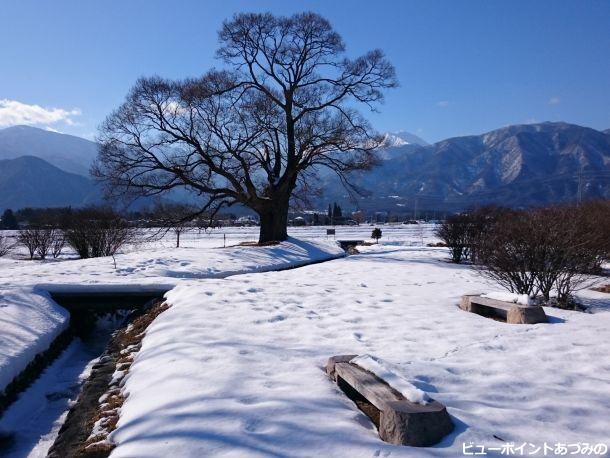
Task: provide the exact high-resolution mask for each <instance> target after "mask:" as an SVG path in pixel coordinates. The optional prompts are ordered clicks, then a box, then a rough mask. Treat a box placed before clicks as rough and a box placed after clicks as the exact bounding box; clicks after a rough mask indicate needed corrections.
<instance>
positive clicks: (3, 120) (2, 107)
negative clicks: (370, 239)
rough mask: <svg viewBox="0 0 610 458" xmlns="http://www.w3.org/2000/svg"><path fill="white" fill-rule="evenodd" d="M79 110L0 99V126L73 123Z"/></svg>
mask: <svg viewBox="0 0 610 458" xmlns="http://www.w3.org/2000/svg"><path fill="white" fill-rule="evenodd" d="M80 114H81V110H80V109H79V108H73V109H71V110H65V109H63V108H45V107H41V106H40V105H28V104H27V103H21V102H18V101H17V100H9V99H0V127H9V126H16V125H21V124H25V125H34V124H56V123H58V122H63V123H65V124H67V125H69V126H73V125H75V122H74V120H73V119H72V118H73V117H75V116H79V115H80Z"/></svg>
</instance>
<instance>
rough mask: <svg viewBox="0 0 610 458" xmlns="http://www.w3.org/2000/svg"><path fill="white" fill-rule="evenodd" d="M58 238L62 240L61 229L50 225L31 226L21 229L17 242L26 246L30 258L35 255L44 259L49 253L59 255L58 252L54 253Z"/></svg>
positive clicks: (58, 242)
mask: <svg viewBox="0 0 610 458" xmlns="http://www.w3.org/2000/svg"><path fill="white" fill-rule="evenodd" d="M60 240H63V235H62V233H61V230H59V229H57V228H55V227H51V226H44V227H37V226H33V227H28V228H26V229H21V230H20V231H19V235H18V236H17V241H18V243H20V244H21V245H23V246H24V247H26V248H27V250H28V253H29V255H30V259H34V256H35V255H37V256H38V257H39V258H40V259H46V257H47V256H48V255H49V253H51V254H52V255H53V257H54V258H56V257H57V256H58V255H59V252H57V253H56V251H57V249H58V245H59V244H60ZM61 246H63V242H61ZM59 251H61V247H59Z"/></svg>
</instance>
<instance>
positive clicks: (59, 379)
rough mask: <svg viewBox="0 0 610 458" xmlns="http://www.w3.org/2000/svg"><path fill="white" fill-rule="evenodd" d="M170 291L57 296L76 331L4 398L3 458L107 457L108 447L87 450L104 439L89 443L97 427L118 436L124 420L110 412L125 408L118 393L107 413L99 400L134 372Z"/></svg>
mask: <svg viewBox="0 0 610 458" xmlns="http://www.w3.org/2000/svg"><path fill="white" fill-rule="evenodd" d="M168 289H169V288H162V287H158V288H154V289H149V290H142V289H138V290H126V289H125V288H122V289H120V290H118V291H117V290H112V289H103V290H99V289H96V290H93V291H92V290H87V289H82V288H80V289H78V290H77V291H74V290H72V291H70V290H56V291H53V290H51V291H50V294H51V297H52V298H53V299H54V300H55V301H56V302H57V303H58V304H59V305H61V306H63V307H65V308H66V309H68V311H69V312H70V325H69V327H68V328H67V329H66V330H65V331H64V332H63V333H61V334H60V335H59V336H58V337H57V338H56V339H55V341H54V342H53V343H52V344H51V346H50V347H49V349H48V350H46V351H45V352H43V353H41V354H39V355H37V357H36V358H35V359H34V360H33V361H32V362H31V363H30V364H29V365H28V367H26V369H24V371H22V373H21V374H19V376H17V377H16V378H15V380H14V381H13V382H12V383H11V384H10V385H9V387H7V389H6V390H5V395H4V398H3V399H2V405H0V456H6V457H19V456H34V455H35V456H45V455H47V453H48V456H55V457H65V456H89V457H101V456H107V454H108V453H109V452H110V450H111V447H109V446H108V444H103V446H96V445H98V444H93V445H94V446H93V447H89V448H88V449H87V450H85V445H87V444H92V443H93V442H95V441H97V439H100V438H96V437H95V435H91V432H92V429H93V427H94V426H95V425H96V421H98V423H97V430H99V431H101V432H103V430H104V428H103V427H102V428H100V423H103V424H104V426H105V427H106V429H107V430H111V429H113V423H116V419H118V413H117V414H116V415H115V417H116V418H114V417H113V412H112V409H109V405H110V404H111V403H112V402H114V403H117V402H118V401H119V400H120V399H119V398H120V396H119V395H120V393H119V391H120V390H118V386H116V387H114V390H115V391H114V392H113V393H112V394H111V396H110V400H109V401H108V402H106V404H105V405H103V406H102V407H105V408H106V409H107V410H108V411H107V412H105V413H104V412H102V411H101V410H103V409H101V408H100V402H99V399H100V397H101V396H106V397H108V395H107V394H106V393H108V392H109V385H111V384H112V383H111V382H113V376H114V375H115V374H116V371H117V370H119V368H120V369H123V370H125V369H128V366H129V365H130V361H131V360H132V359H133V358H132V354H133V353H134V352H136V351H137V350H139V341H140V340H141V339H142V337H143V333H144V331H145V330H146V327H147V326H148V325H149V324H150V322H152V320H153V319H154V317H156V316H157V315H158V314H159V313H161V312H162V311H164V310H165V309H166V308H167V306H166V305H164V304H162V301H161V299H162V297H163V295H164V294H165V292H166V291H167V290H168ZM125 347H129V350H128V351H125ZM111 388H112V387H111ZM121 403H122V400H121ZM104 415H105V416H106V417H107V418H104V419H103V420H101V418H100V416H104ZM60 426H61V427H60ZM102 442H103V441H102Z"/></svg>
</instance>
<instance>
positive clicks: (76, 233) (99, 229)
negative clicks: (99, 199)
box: [64, 208, 139, 258]
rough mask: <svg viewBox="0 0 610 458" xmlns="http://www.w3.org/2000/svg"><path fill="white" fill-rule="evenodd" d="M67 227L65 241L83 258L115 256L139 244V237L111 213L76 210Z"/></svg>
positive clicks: (136, 231)
mask: <svg viewBox="0 0 610 458" xmlns="http://www.w3.org/2000/svg"><path fill="white" fill-rule="evenodd" d="M64 224H65V227H64V234H65V240H66V242H67V243H68V244H69V245H70V246H71V247H72V248H73V249H74V250H75V251H76V252H77V253H78V255H79V256H80V257H81V258H97V257H101V256H114V254H115V253H116V252H117V251H118V250H119V249H120V248H121V247H123V246H124V245H126V244H128V243H133V242H135V241H137V239H138V234H139V231H138V230H137V228H134V227H131V226H130V225H129V224H128V222H127V221H125V220H124V219H123V218H122V217H121V216H120V215H118V214H117V213H115V212H114V211H113V210H111V209H102V208H88V209H83V210H76V211H73V212H71V213H70V214H69V215H68V216H67V217H66V221H65V223H64Z"/></svg>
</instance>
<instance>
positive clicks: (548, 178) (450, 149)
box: [324, 123, 610, 213]
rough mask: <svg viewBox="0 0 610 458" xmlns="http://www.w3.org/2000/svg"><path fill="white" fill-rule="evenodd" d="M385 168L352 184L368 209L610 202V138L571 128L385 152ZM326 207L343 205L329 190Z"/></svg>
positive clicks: (507, 131)
mask: <svg viewBox="0 0 610 458" xmlns="http://www.w3.org/2000/svg"><path fill="white" fill-rule="evenodd" d="M382 158H384V160H383V161H382V164H381V165H380V166H379V167H377V168H376V169H374V170H372V171H370V172H364V173H363V172H359V173H357V174H355V175H354V176H353V179H352V181H353V182H354V183H355V184H356V185H357V187H359V188H360V189H361V190H362V191H363V192H364V193H365V195H366V197H364V198H359V199H358V200H357V205H358V206H359V207H361V208H365V209H375V208H379V209H381V208H383V209H384V210H391V211H395V212H403V213H404V212H407V211H410V210H412V209H413V208H414V207H416V206H419V208H420V209H421V208H423V207H427V208H439V209H440V208H446V209H463V208H468V207H470V206H474V205H482V204H488V203H496V204H500V205H506V206H514V207H519V206H531V205H544V204H549V203H553V202H564V201H574V200H575V199H576V196H577V194H578V189H579V187H578V182H579V179H580V190H581V193H582V197H583V198H584V199H588V198H596V197H601V198H610V185H609V183H610V136H608V135H606V134H604V133H602V132H600V131H597V130H594V129H590V128H587V127H582V126H577V125H574V124H568V123H539V124H525V125H514V126H508V127H504V128H501V129H497V130H493V131H491V132H487V133H485V134H482V135H470V136H465V137H455V138H450V139H447V140H443V141H440V142H437V143H435V144H433V145H428V146H415V147H414V146H412V145H407V146H400V147H390V148H387V149H386V150H385V151H382ZM326 188H327V192H326V196H325V198H324V200H325V201H328V200H339V201H345V200H346V198H347V196H346V193H345V191H343V190H341V189H340V188H339V186H338V183H336V182H335V181H332V180H330V181H329V182H327V183H326Z"/></svg>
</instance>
